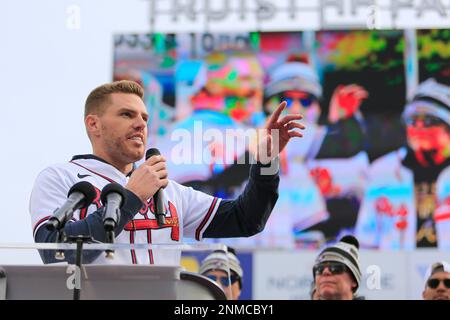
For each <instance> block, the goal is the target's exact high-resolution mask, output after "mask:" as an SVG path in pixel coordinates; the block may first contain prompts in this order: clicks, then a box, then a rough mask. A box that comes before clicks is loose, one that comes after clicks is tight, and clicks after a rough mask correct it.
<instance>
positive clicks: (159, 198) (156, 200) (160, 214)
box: [145, 148, 166, 227]
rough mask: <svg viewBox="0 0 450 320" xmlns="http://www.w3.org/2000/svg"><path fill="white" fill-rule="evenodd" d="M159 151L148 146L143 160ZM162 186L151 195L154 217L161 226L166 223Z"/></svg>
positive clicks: (158, 153)
mask: <svg viewBox="0 0 450 320" xmlns="http://www.w3.org/2000/svg"><path fill="white" fill-rule="evenodd" d="M160 154H161V153H160V152H159V150H158V149H156V148H150V149H148V150H147V152H146V153H145V160H147V159H148V158H150V157H152V156H159V155H160ZM163 192H164V191H163V190H162V188H161V189H159V190H158V191H156V193H155V194H154V195H153V205H154V207H155V217H156V220H157V221H158V226H160V227H161V226H163V225H164V224H165V223H166V218H165V217H166V213H165V212H164V199H163V198H164V197H163Z"/></svg>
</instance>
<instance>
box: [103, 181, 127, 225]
mask: <svg viewBox="0 0 450 320" xmlns="http://www.w3.org/2000/svg"><path fill="white" fill-rule="evenodd" d="M100 199H101V200H102V203H103V205H104V206H105V209H104V215H103V226H104V227H105V230H106V231H114V228H115V227H116V226H117V225H118V224H119V219H120V209H121V208H122V206H123V204H124V203H125V199H126V196H125V191H124V189H123V187H122V186H121V185H120V184H118V183H110V184H108V185H106V187H104V188H103V190H102V194H101V195H100Z"/></svg>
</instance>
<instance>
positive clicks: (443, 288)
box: [422, 261, 450, 300]
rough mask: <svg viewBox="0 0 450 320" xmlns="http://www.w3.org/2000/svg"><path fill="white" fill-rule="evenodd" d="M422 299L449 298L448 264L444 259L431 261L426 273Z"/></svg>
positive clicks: (449, 279)
mask: <svg viewBox="0 0 450 320" xmlns="http://www.w3.org/2000/svg"><path fill="white" fill-rule="evenodd" d="M425 278H426V282H425V289H424V290H423V292H422V297H423V299H424V300H450V264H449V263H448V262H445V261H441V262H436V263H433V264H432V265H431V266H430V267H429V268H428V270H427V273H426V277H425Z"/></svg>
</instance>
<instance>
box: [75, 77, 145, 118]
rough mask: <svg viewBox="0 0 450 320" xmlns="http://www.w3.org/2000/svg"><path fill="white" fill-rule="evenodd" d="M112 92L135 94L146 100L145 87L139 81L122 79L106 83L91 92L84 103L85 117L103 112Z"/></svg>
mask: <svg viewBox="0 0 450 320" xmlns="http://www.w3.org/2000/svg"><path fill="white" fill-rule="evenodd" d="M112 93H129V94H135V95H137V96H138V97H139V98H141V99H142V100H144V89H143V88H142V87H141V86H140V85H139V84H138V83H137V82H134V81H130V80H121V81H115V82H111V83H105V84H103V85H101V86H99V87H97V88H95V89H94V90H92V91H91V93H89V95H88V97H87V99H86V103H85V105H84V117H86V116H87V115H89V114H102V113H103V111H104V109H105V108H104V106H105V104H106V103H107V102H108V101H109V96H110V95H111V94H112Z"/></svg>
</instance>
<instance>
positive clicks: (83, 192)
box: [46, 181, 97, 231]
mask: <svg viewBox="0 0 450 320" xmlns="http://www.w3.org/2000/svg"><path fill="white" fill-rule="evenodd" d="M96 196H97V192H96V191H95V188H94V186H93V185H92V184H90V183H89V182H87V181H80V182H78V183H76V184H74V185H73V186H72V188H70V190H69V193H68V194H67V197H68V199H67V201H66V202H65V203H64V204H63V206H62V207H61V208H58V209H56V210H55V212H54V213H53V216H52V217H51V218H50V219H49V220H48V221H47V223H46V228H47V229H48V230H49V231H53V230H59V229H61V228H63V227H64V225H65V223H66V222H67V221H68V220H70V219H72V216H73V213H74V211H75V210H78V209H81V208H86V207H88V206H89V205H90V204H91V203H92V201H94V199H95V197H96Z"/></svg>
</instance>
